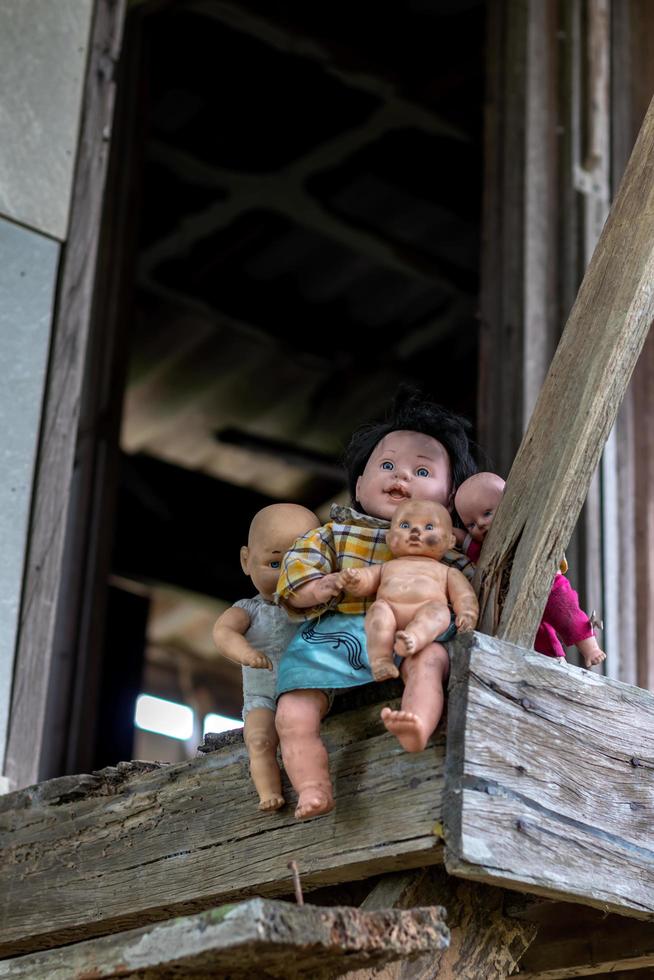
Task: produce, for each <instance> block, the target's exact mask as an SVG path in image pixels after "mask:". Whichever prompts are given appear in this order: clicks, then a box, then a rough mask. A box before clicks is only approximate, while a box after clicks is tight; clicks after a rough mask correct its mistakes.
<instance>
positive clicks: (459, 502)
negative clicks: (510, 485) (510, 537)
mask: <svg viewBox="0 0 654 980" xmlns="http://www.w3.org/2000/svg"><path fill="white" fill-rule="evenodd" d="M503 494H504V480H503V479H502V477H501V476H498V475H497V473H475V474H474V476H471V477H470V478H469V479H467V480H466V481H465V482H464V483H462V484H461V486H460V487H459V489H458V490H457V492H456V495H455V497H454V507H455V508H456V512H457V514H458V515H459V517H460V518H461V523H462V524H463V526H464V528H465V529H466V531H467V532H468V534H469V535H470V537H471V538H472V540H473V541H483V540H484V538H485V537H486V534H487V533H488V529H489V527H490V526H491V524H492V523H493V518H494V517H495V511H496V510H497V508H498V506H499V503H500V500H501V499H502V496H503Z"/></svg>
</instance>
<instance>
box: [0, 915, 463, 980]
mask: <svg viewBox="0 0 654 980" xmlns="http://www.w3.org/2000/svg"><path fill="white" fill-rule="evenodd" d="M442 913H443V910H442V909H439V908H425V909H411V910H410V911H406V912H400V911H391V910H385V911H377V912H361V911H360V910H359V909H354V908H329V909H323V908H318V907H316V906H312V905H304V906H297V905H290V904H288V903H286V902H271V901H266V900H262V899H254V900H252V901H250V902H246V903H244V904H242V905H224V906H222V907H221V908H216V909H211V910H209V911H207V912H201V913H200V914H199V915H192V916H188V917H184V918H179V919H173V920H172V921H169V922H165V923H161V924H159V925H155V926H148V927H146V928H144V929H134V930H131V931H130V932H122V933H118V934H117V935H113V936H105V937H104V938H102V939H92V940H89V941H87V942H84V943H78V944H76V945H73V946H66V947H65V948H63V949H54V950H49V951H48V952H44V953H32V954H30V955H27V956H20V957H18V958H16V959H12V960H5V961H3V962H0V977H2V978H6V980H19V978H24V980H32V978H34V977H48V978H49V980H70V978H71V977H93V978H94V980H102V978H103V977H106V978H109V977H116V976H120V977H143V976H145V975H146V971H147V976H148V977H149V978H150V977H152V978H153V977H157V978H162V980H163V978H166V977H170V978H174V977H179V976H194V977H199V976H201V977H209V976H214V977H219V976H222V977H224V976H227V975H229V977H253V976H254V977H256V978H257V980H259V978H266V977H289V976H293V977H294V978H297V980H300V978H303V977H304V978H307V980H328V978H330V977H335V976H339V975H340V974H342V973H343V971H344V970H347V969H348V968H349V967H352V968H355V967H360V966H365V965H368V964H370V965H374V966H381V965H383V964H384V963H389V962H391V961H393V960H397V959H400V958H401V959H402V960H403V961H407V962H411V961H412V960H414V959H415V957H416V956H421V955H425V954H428V955H429V957H430V959H431V960H432V962H433V963H435V964H438V961H439V959H440V955H441V951H442V950H444V949H446V948H447V945H448V941H449V932H448V929H447V926H445V925H444V923H443V914H442Z"/></svg>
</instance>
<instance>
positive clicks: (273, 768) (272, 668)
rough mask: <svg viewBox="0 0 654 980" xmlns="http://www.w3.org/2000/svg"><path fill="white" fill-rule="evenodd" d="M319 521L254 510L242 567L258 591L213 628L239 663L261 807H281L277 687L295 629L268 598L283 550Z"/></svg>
mask: <svg viewBox="0 0 654 980" xmlns="http://www.w3.org/2000/svg"><path fill="white" fill-rule="evenodd" d="M319 524H320V521H319V520H318V518H317V517H316V515H315V514H313V513H312V512H311V511H310V510H307V509H306V507H300V506H299V505H298V504H271V505H270V506H269V507H264V508H263V510H260V511H259V512H258V513H257V514H255V516H254V518H253V520H252V523H251V524H250V531H249V534H248V543H247V546H245V545H244V546H243V547H242V548H241V567H242V569H243V571H244V572H245V574H246V575H249V577H250V578H251V579H252V582H253V584H254V586H255V588H256V589H257V590H258V595H256V596H255V597H254V598H253V599H239V601H238V602H236V603H235V604H234V605H233V606H232V607H231V609H228V610H227V612H225V613H223V614H222V616H220V617H219V619H218V620H217V621H216V624H215V626H214V628H213V638H214V642H215V644H216V647H217V649H218V652H219V653H221V654H222V655H223V657H226V658H227V659H228V660H233V661H234V662H235V663H238V664H241V665H242V667H243V721H244V727H243V737H244V740H245V745H246V747H247V751H248V756H249V759H250V774H251V776H252V781H253V783H254V785H255V788H256V790H257V792H258V794H259V809H260V810H267V811H272V810H279V808H280V807H282V806H283V805H284V797H283V796H282V784H281V776H280V772H279V765H278V763H277V745H278V743H279V739H278V738H277V732H276V730H275V707H276V705H275V685H276V680H277V665H278V663H279V659H280V657H281V655H282V653H283V652H284V650H285V649H286V647H287V646H288V644H289V642H290V641H291V639H292V638H293V636H294V635H295V633H296V632H297V623H293V622H291V620H290V619H289V618H288V616H287V615H286V612H285V611H284V610H283V609H282V608H281V607H280V606H276V605H274V603H273V601H272V599H273V595H274V593H275V588H276V586H277V580H278V578H279V570H280V568H281V563H282V558H283V556H284V552H285V551H288V549H289V548H290V546H291V545H292V544H293V542H294V541H295V539H296V538H297V537H299V536H300V535H302V534H305V533H306V532H307V531H310V530H312V528H314V527H318V525H319Z"/></svg>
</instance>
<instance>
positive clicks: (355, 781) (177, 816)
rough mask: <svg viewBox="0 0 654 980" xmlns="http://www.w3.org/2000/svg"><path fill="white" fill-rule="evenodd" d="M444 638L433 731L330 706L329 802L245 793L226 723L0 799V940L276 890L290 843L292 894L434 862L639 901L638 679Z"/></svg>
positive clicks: (629, 904)
mask: <svg viewBox="0 0 654 980" xmlns="http://www.w3.org/2000/svg"><path fill="white" fill-rule="evenodd" d="M451 653H452V674H451V681H450V699H449V708H448V733H447V739H446V738H445V735H444V733H443V732H439V733H438V734H437V735H436V737H435V738H434V739H433V740H432V742H431V744H430V745H429V747H428V748H427V750H426V751H425V752H422V753H420V754H416V755H410V754H408V753H405V752H403V751H402V750H401V748H400V747H399V745H398V743H397V742H396V740H395V739H394V738H393V737H392V736H390V735H389V734H388V733H387V732H386V731H385V729H384V728H383V726H382V724H381V722H380V721H379V710H380V707H381V705H380V704H375V705H371V706H367V707H360V708H358V709H356V710H354V711H350V712H347V713H345V714H342V715H336V716H334V717H333V718H330V719H329V720H328V721H327V723H326V725H325V738H326V741H327V743H328V745H329V750H330V759H331V767H332V772H333V776H334V781H335V788H336V800H337V807H336V810H335V811H334V812H333V813H331V814H329V815H327V816H324V817H320V818H317V819H315V820H311V821H308V822H306V823H298V822H296V821H295V819H294V818H293V810H292V807H291V806H289V807H287V808H285V809H284V810H283V811H281V812H279V813H277V814H272V815H271V814H262V813H260V812H259V811H258V810H257V808H256V799H255V795H254V791H253V789H252V787H251V784H250V781H249V777H248V772H247V757H246V754H245V750H244V746H243V744H242V741H241V740H240V737H239V738H235V737H234V736H230V737H228V738H226V739H223V744H222V745H221V747H219V748H218V749H216V751H213V752H209V753H208V754H204V755H202V756H200V757H199V758H197V759H194V760H192V761H190V762H186V763H182V764H179V765H171V766H160V767H156V766H155V767H153V766H150V765H146V764H138V763H130V764H123V765H121V766H119V767H118V768H117V769H111V770H104V771H102V772H100V773H97V774H95V775H93V776H76V777H63V778H61V779H55V780H51V781H49V782H46V783H43V784H40V785H37V786H32V787H29V788H28V789H25V790H21V791H19V792H16V793H12V794H8V795H6V796H4V797H0V923H1V924H2V927H1V928H0V955H2V956H5V957H7V956H16V955H17V954H19V953H24V952H34V951H36V950H39V949H46V948H48V947H52V946H60V945H62V944H64V943H72V942H78V941H80V940H86V939H89V938H91V937H97V936H101V935H104V934H107V933H110V932H116V931H119V930H125V929H131V928H135V927H143V926H145V925H147V924H150V923H155V922H157V921H160V920H164V919H170V918H171V917H173V916H178V915H192V914H196V913H198V912H201V911H203V910H206V909H208V908H211V907H214V906H216V905H220V904H222V903H223V902H225V901H236V900H239V899H243V898H247V897H249V896H253V895H258V896H263V897H273V896H284V895H289V894H290V893H291V892H292V884H291V880H290V872H289V870H288V867H287V866H288V862H289V860H290V859H295V860H296V861H297V863H298V865H299V868H300V872H301V877H302V884H303V887H304V889H305V891H307V892H310V891H311V890H312V889H315V888H318V887H319V886H324V885H333V884H335V883H338V882H350V881H354V880H356V879H361V878H368V877H370V876H372V875H377V874H381V873H385V872H389V871H396V870H399V869H411V868H419V867H420V868H424V867H426V866H429V865H434V864H438V863H441V862H442V861H443V860H444V862H445V866H446V868H447V870H448V871H449V872H450V874H452V875H455V876H457V877H465V878H471V879H475V880H477V881H480V882H487V883H489V884H491V885H502V886H504V887H508V888H510V889H515V890H518V891H525V892H530V893H533V894H535V895H543V896H548V897H550V898H555V899H558V900H565V901H567V902H570V901H573V902H577V903H582V904H585V905H588V906H594V907H596V908H600V909H602V910H604V911H605V912H608V911H612V912H618V913H620V914H621V915H623V916H624V915H628V916H633V917H641V918H646V919H651V918H652V917H654V819H653V817H654V813H653V807H654V695H652V694H650V693H648V692H646V691H644V690H640V689H638V688H633V687H629V686H627V685H625V684H621V683H618V682H616V681H611V680H607V679H605V678H603V677H601V676H599V675H597V674H594V673H591V672H588V671H584V670H581V669H579V668H575V667H571V666H569V665H566V664H559V663H557V662H555V661H552V660H549V659H548V658H546V657H543V656H541V655H538V654H531V653H528V652H526V651H524V650H521V649H520V648H518V647H515V646H513V645H511V644H508V643H505V642H501V641H498V640H496V639H493V638H490V637H487V636H482V635H480V634H474V635H472V636H470V637H468V638H463V639H459V640H457V641H456V643H455V644H453V646H452V651H451ZM288 797H289V799H290V798H291V793H290V790H289V793H288ZM421 904H429V903H421ZM0 975H2V974H0Z"/></svg>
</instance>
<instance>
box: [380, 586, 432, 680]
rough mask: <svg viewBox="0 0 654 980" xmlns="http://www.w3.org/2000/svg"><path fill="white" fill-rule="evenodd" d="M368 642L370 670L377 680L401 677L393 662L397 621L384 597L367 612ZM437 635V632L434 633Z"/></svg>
mask: <svg viewBox="0 0 654 980" xmlns="http://www.w3.org/2000/svg"><path fill="white" fill-rule="evenodd" d="M365 629H366V644H367V648H368V661H369V662H370V670H371V671H372V676H373V677H374V678H375V680H376V681H385V680H388V678H389V677H399V676H400V672H399V670H398V669H397V667H396V666H395V664H394V663H393V646H394V643H395V632H396V630H397V622H396V620H395V613H394V612H393V610H392V608H391V607H390V606H389V604H388V603H387V602H386V601H385V600H384V599H377V601H376V602H373V604H372V606H371V607H370V609H369V610H368V612H367V613H366V619H365ZM432 635H433V636H437V635H438V634H437V633H434V634H432Z"/></svg>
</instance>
